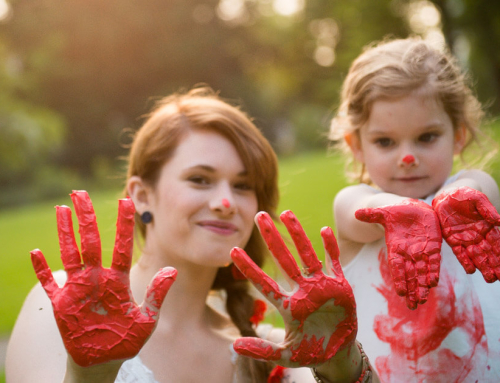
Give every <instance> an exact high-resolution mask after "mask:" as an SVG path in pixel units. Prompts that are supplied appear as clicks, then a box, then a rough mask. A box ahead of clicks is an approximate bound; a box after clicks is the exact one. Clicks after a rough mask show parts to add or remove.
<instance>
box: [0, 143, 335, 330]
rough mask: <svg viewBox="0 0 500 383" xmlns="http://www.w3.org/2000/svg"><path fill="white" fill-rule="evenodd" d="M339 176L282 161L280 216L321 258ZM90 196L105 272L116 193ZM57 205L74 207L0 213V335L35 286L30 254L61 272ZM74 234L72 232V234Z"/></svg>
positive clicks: (320, 164) (329, 166) (294, 160)
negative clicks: (297, 227) (289, 215)
mask: <svg viewBox="0 0 500 383" xmlns="http://www.w3.org/2000/svg"><path fill="white" fill-rule="evenodd" d="M342 174H343V165H342V163H341V162H340V161H339V160H338V159H337V158H333V157H327V155H326V153H325V152H315V153H307V154H302V155H300V156H296V157H291V158H286V159H282V160H280V190H281V203H280V207H279V211H282V210H285V209H290V210H292V211H293V212H294V213H295V214H296V215H297V217H298V218H299V220H300V221H301V223H302V224H303V226H304V228H305V230H306V232H307V233H308V235H309V237H310V238H311V241H312V242H313V245H314V246H315V248H316V250H317V251H318V255H319V256H320V257H321V258H324V254H323V250H322V245H321V237H320V229H321V228H322V227H323V226H325V225H328V226H331V225H333V217H332V209H331V206H332V199H333V196H334V195H335V193H336V192H337V191H338V190H339V189H340V188H341V187H343V186H344V185H345V182H344V178H343V175H342ZM88 192H89V194H90V197H91V198H92V201H93V204H94V208H95V211H96V215H97V220H98V224H99V230H100V234H101V240H102V249H103V265H104V266H106V267H109V265H110V262H111V253H112V250H113V244H114V236H115V220H116V214H117V198H119V196H120V191H119V190H114V191H99V190H88ZM57 204H60V205H63V204H66V205H68V206H71V207H72V203H71V199H70V197H69V196H67V197H63V198H60V199H58V200H57V201H49V202H43V203H39V204H35V205H29V206H24V207H22V208H16V209H10V210H9V209H7V210H3V211H1V212H0V243H1V244H2V247H1V250H0V262H1V265H2V266H1V267H0V291H2V295H3V298H4V299H3V300H2V302H1V303H0V335H8V334H9V333H10V331H11V330H12V327H13V325H14V322H15V319H16V317H17V314H18V313H19V310H20V309H21V305H22V302H23V301H24V298H25V297H26V295H27V294H28V292H29V291H30V289H31V288H32V287H33V286H34V285H35V283H36V282H37V279H36V276H35V273H34V271H33V268H32V266H31V261H30V257H29V252H30V250H32V249H35V248H39V249H41V250H42V252H43V253H44V255H45V257H46V258H47V262H48V264H49V266H50V267H51V269H52V270H57V269H60V268H62V263H61V261H60V258H59V245H58V240H57V227H56V218H55V209H54V206H55V205H57ZM74 221H75V222H76V218H75V217H74ZM75 222H74V223H75ZM281 228H283V227H281ZM77 230H78V229H77V228H76V226H75V232H77ZM77 242H78V239H77Z"/></svg>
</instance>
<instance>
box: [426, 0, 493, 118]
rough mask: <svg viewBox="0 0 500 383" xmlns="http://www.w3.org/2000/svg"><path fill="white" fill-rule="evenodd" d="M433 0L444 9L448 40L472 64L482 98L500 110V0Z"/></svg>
mask: <svg viewBox="0 0 500 383" xmlns="http://www.w3.org/2000/svg"><path fill="white" fill-rule="evenodd" d="M432 2H433V3H434V4H435V5H436V7H437V8H438V9H439V10H440V12H441V15H442V21H443V32H444V35H445V37H446V41H447V43H448V44H449V45H450V47H452V49H453V50H454V52H455V53H456V54H457V56H459V58H461V59H462V61H463V63H464V65H466V66H467V67H469V68H470V71H471V72H472V74H473V77H474V79H476V82H477V90H478V92H479V96H480V98H481V100H482V101H483V102H487V103H488V104H490V106H491V111H492V112H493V113H495V114H498V113H500V2H498V1H488V0H433V1H432Z"/></svg>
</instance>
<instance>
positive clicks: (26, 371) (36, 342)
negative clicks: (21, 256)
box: [5, 284, 67, 383]
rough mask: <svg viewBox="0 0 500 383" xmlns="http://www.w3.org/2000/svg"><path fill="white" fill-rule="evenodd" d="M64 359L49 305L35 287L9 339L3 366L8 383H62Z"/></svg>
mask: <svg viewBox="0 0 500 383" xmlns="http://www.w3.org/2000/svg"><path fill="white" fill-rule="evenodd" d="M66 359H67V354H66V350H65V348H64V345H63V342H62V340H61V336H60V334H59V330H58V328H57V325H56V321H55V319H54V313H53V311H52V305H51V303H50V300H49V298H48V297H47V294H46V293H45V291H44V290H43V288H42V286H41V285H40V284H37V285H36V286H35V287H34V288H33V289H32V290H31V292H30V293H29V295H28V297H27V298H26V300H25V302H24V304H23V307H22V309H21V312H20V313H19V316H18V318H17V321H16V324H15V326H14V329H13V331H12V334H11V336H10V340H9V345H8V348H7V358H6V365H5V367H6V378H7V382H8V383H31V382H40V383H45V382H46V383H54V382H62V381H63V378H64V373H65V370H66Z"/></svg>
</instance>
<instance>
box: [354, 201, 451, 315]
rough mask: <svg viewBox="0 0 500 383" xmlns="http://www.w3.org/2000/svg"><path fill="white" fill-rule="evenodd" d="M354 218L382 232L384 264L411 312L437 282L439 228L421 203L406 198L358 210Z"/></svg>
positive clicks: (435, 220) (440, 238) (432, 216)
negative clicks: (376, 227) (384, 252)
mask: <svg viewBox="0 0 500 383" xmlns="http://www.w3.org/2000/svg"><path fill="white" fill-rule="evenodd" d="M356 218H357V219H359V220H361V221H364V222H369V223H380V224H382V225H383V226H384V229H385V241H386V245H387V251H388V256H387V258H388V263H389V267H390V270H391V275H392V279H393V281H394V286H395V289H396V293H397V294H398V295H400V296H405V297H406V302H407V306H408V307H409V308H410V309H415V308H416V307H417V306H418V305H419V304H423V303H425V302H426V300H427V296H428V293H429V289H430V288H431V287H435V286H436V285H437V283H438V281H439V270H440V262H441V243H442V235H441V226H440V223H439V219H438V217H437V215H436V213H435V212H434V210H433V209H432V208H431V207H430V206H429V205H427V204H426V203H425V202H422V201H419V200H415V199H408V200H405V201H403V202H401V203H399V204H395V205H390V206H384V207H380V208H374V209H368V208H367V209H360V210H358V211H357V212H356Z"/></svg>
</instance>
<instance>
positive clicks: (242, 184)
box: [234, 182, 253, 190]
mask: <svg viewBox="0 0 500 383" xmlns="http://www.w3.org/2000/svg"><path fill="white" fill-rule="evenodd" d="M234 188H235V189H238V190H253V187H252V185H250V184H249V183H248V182H238V183H237V184H235V185H234Z"/></svg>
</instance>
